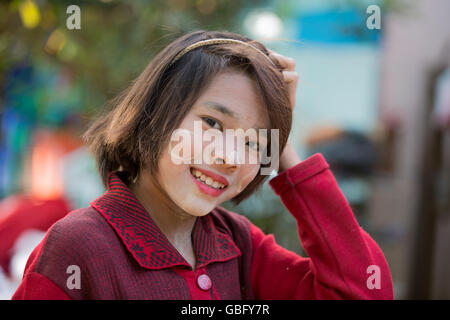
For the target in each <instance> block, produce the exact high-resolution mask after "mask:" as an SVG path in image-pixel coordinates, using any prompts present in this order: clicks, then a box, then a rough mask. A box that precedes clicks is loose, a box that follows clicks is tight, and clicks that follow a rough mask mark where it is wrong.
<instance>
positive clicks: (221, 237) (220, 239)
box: [90, 172, 241, 269]
mask: <svg viewBox="0 0 450 320" xmlns="http://www.w3.org/2000/svg"><path fill="white" fill-rule="evenodd" d="M90 204H91V206H92V207H94V208H95V209H96V210H97V211H98V212H99V213H100V214H101V215H102V216H103V217H104V218H105V219H106V220H107V221H108V223H109V224H110V225H111V226H112V227H113V228H114V230H115V231H116V233H117V234H118V236H119V237H120V238H121V239H122V242H123V243H124V245H125V246H126V248H127V249H128V251H129V252H130V253H131V254H132V255H133V257H134V258H135V260H136V261H137V262H138V263H139V265H140V266H142V267H144V268H147V269H163V268H170V267H174V266H176V265H180V266H187V267H189V268H190V265H189V264H188V263H187V262H186V260H185V259H184V258H183V257H182V256H181V254H180V253H179V252H178V251H177V250H176V249H175V248H174V247H173V246H172V244H171V243H170V242H169V240H168V239H167V238H166V236H165V235H164V234H163V233H162V231H161V230H160V229H159V228H158V226H157V225H156V224H155V223H154V221H153V220H152V218H151V217H150V215H149V214H148V213H147V211H146V210H145V209H144V207H143V206H142V205H141V204H140V202H139V200H138V199H137V198H136V197H135V195H134V194H133V193H132V192H131V190H130V189H129V188H128V186H127V185H126V184H125V183H124V182H123V181H122V180H121V179H120V178H119V176H118V175H117V174H116V173H115V172H112V173H110V174H109V176H108V190H107V191H106V192H105V194H103V195H102V196H101V197H99V198H98V199H96V200H94V201H92V202H91V203H90ZM192 241H193V247H194V251H195V254H196V257H197V263H196V268H200V267H203V266H205V265H207V264H209V263H212V262H219V261H227V260H230V259H233V258H235V257H237V256H239V255H241V252H240V250H239V248H238V247H237V246H236V244H235V243H234V242H233V241H232V239H231V238H230V236H229V235H227V234H225V233H222V232H220V231H219V230H217V228H216V227H215V226H214V223H213V219H212V217H211V216H210V215H209V214H208V215H206V216H203V217H199V218H197V220H196V222H195V224H194V228H193V230H192Z"/></svg>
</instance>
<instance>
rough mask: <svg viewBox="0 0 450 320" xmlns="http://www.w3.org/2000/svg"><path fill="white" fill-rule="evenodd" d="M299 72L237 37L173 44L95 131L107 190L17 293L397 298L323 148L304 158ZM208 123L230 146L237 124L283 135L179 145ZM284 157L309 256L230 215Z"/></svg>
mask: <svg viewBox="0 0 450 320" xmlns="http://www.w3.org/2000/svg"><path fill="white" fill-rule="evenodd" d="M294 67H295V62H294V61H293V60H292V59H290V58H287V57H283V56H281V55H279V54H277V53H275V52H272V51H269V50H267V49H266V48H265V47H264V46H263V45H262V44H261V43H259V42H256V41H252V40H250V39H248V38H246V37H244V36H241V35H238V34H234V33H230V32H206V31H197V32H192V33H190V34H187V35H185V36H183V37H181V38H179V39H177V40H175V41H174V42H172V43H171V44H169V45H168V46H167V47H166V48H165V49H164V50H163V51H162V52H160V53H159V54H158V55H157V56H156V57H155V58H154V59H153V60H152V61H151V62H150V63H149V65H148V66H147V67H146V69H145V70H144V72H143V73H142V74H141V75H140V76H139V77H138V78H137V79H136V80H135V81H134V82H133V84H132V85H131V86H130V87H129V89H128V90H127V91H126V92H125V93H124V94H123V95H122V96H121V97H120V99H119V100H118V101H117V102H116V104H115V105H114V106H113V108H112V109H111V110H109V111H108V112H106V113H105V114H103V115H101V116H100V117H99V118H98V119H96V121H95V122H94V123H93V124H92V126H91V127H90V128H89V130H88V131H87V132H86V133H85V136H84V138H85V141H86V143H87V144H88V146H89V147H90V149H91V151H92V152H93V154H94V155H95V157H96V160H97V164H98V168H99V171H100V175H101V177H102V178H103V181H104V183H105V185H106V186H107V188H108V190H107V191H106V193H105V194H104V195H102V196H101V197H99V198H98V199H96V200H95V201H92V202H91V206H90V207H88V208H82V209H78V210H75V211H73V212H71V213H70V214H68V215H67V216H66V217H65V218H63V219H61V220H60V221H58V222H57V223H55V224H54V225H53V226H52V227H51V228H50V229H49V231H48V232H47V234H46V237H45V238H44V240H43V241H42V242H41V243H40V244H39V245H38V246H37V247H36V248H35V250H34V251H33V253H32V254H31V256H30V257H29V260H28V263H27V266H26V270H25V273H24V276H23V281H22V283H21V285H20V286H19V288H18V289H17V291H16V293H15V294H14V296H13V299H392V298H393V290H392V282H391V276H390V271H389V268H388V265H387V263H386V260H385V258H384V256H383V253H382V252H381V250H380V248H379V247H378V246H377V244H376V243H375V242H374V240H373V239H372V238H371V237H370V236H369V235H368V234H367V233H366V232H365V231H364V230H362V229H361V228H360V227H359V225H358V223H357V222H356V220H355V218H354V216H353V213H352V211H351V209H350V207H349V205H348V203H347V201H346V200H345V198H344V196H343V194H342V193H341V191H340V190H339V188H338V185H337V183H336V181H335V179H334V177H333V175H332V173H331V172H330V170H329V166H328V165H327V162H326V161H325V159H324V158H323V156H322V155H321V154H315V155H313V156H311V157H310V158H308V159H306V160H303V161H300V159H299V157H298V156H297V154H296V152H295V151H294V149H293V148H292V146H291V145H290V144H289V142H288V135H289V132H290V129H291V121H292V109H293V106H294V105H295V90H296V86H297V79H298V76H297V74H296V72H295V71H294ZM199 123H200V124H201V129H202V130H213V131H214V132H217V133H221V134H223V138H227V137H228V136H229V135H230V134H231V133H230V132H234V131H238V130H239V129H242V130H249V129H255V130H256V129H267V131H268V132H269V131H271V130H276V131H275V132H276V133H277V134H276V135H275V136H274V137H275V138H273V137H272V135H270V134H267V136H266V137H264V136H259V137H258V138H257V139H255V138H254V137H252V139H250V138H248V141H247V140H246V141H245V148H244V150H243V151H242V148H240V149H238V148H229V145H228V144H227V147H224V148H223V149H221V150H219V149H217V150H214V152H211V153H208V152H206V153H203V154H206V155H207V156H208V157H209V158H208V160H212V161H206V160H205V159H203V161H194V160H193V158H194V157H195V156H196V155H198V150H197V151H196V150H194V151H193V152H190V151H191V150H186V148H185V149H184V150H183V152H182V155H180V153H177V152H175V148H174V146H173V139H172V138H173V133H174V132H184V133H188V134H191V137H193V138H194V140H196V141H198V138H199V137H198V134H197V133H198V132H197V133H196V125H197V126H198V124H199ZM177 130H178V131H177ZM230 130H234V131H230ZM202 143H203V144H202V145H201V146H202V147H205V146H206V145H207V144H208V143H206V142H202ZM202 150H203V151H204V148H203V149H202ZM269 150H270V152H267V151H269ZM188 151H189V152H188ZM222 151H223V152H222ZM263 151H265V152H267V154H269V153H270V154H269V156H270V157H271V158H270V160H271V161H270V162H268V163H266V162H263V161H261V157H260V155H261V153H262V152H263ZM242 153H243V154H242ZM277 154H279V155H280V156H279V159H275V158H276V155H277ZM252 155H253V156H254V155H257V156H258V157H257V159H258V161H257V162H256V163H254V162H251V161H247V160H246V159H247V158H248V159H249V158H250V156H252ZM180 157H181V159H182V161H177V160H179V159H180ZM237 159H245V161H238V160H237ZM277 160H279V168H278V169H279V174H278V175H277V176H276V177H274V178H272V179H271V180H270V182H269V184H270V185H271V187H272V188H273V190H274V192H275V193H276V194H278V195H279V196H280V198H281V201H282V202H283V204H284V205H285V206H286V208H287V209H288V210H289V211H290V213H291V214H292V215H293V216H294V217H295V219H296V220H297V224H298V230H299V235H300V239H301V241H302V244H303V247H304V249H305V250H306V252H307V254H308V256H309V257H308V258H304V257H301V256H298V255H297V254H295V253H293V252H291V251H288V250H286V249H284V248H282V247H280V246H279V245H278V244H277V243H276V242H275V240H274V238H273V236H272V235H265V234H264V233H263V232H262V231H261V230H260V229H259V228H258V227H257V226H255V225H253V224H252V223H251V222H250V221H249V220H248V219H246V218H245V217H243V216H241V215H239V214H236V213H233V212H230V211H227V210H225V209H224V208H222V207H220V205H221V204H222V203H223V202H225V201H227V200H232V201H233V202H234V203H239V202H241V201H242V200H244V199H245V198H247V197H249V196H250V195H251V194H252V193H253V192H254V191H255V190H257V189H258V188H259V187H260V186H261V185H262V183H263V182H264V181H265V180H266V179H267V177H268V175H267V174H263V173H262V172H263V169H267V168H270V166H271V165H273V164H274V163H276V162H278V161H277Z"/></svg>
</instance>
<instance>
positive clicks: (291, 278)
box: [251, 146, 393, 299]
mask: <svg viewBox="0 0 450 320" xmlns="http://www.w3.org/2000/svg"><path fill="white" fill-rule="evenodd" d="M287 148H288V149H285V150H284V151H283V155H282V157H281V159H280V168H281V169H284V168H286V167H283V166H290V165H292V163H293V162H295V161H299V158H298V156H296V153H295V151H294V150H293V149H291V150H289V148H291V147H290V146H288V147H287ZM296 157H297V158H296ZM269 184H270V185H271V187H272V189H273V190H274V191H275V193H277V194H278V195H279V196H280V197H281V201H282V202H283V204H284V205H285V206H286V208H287V209H288V210H289V211H290V213H291V214H292V215H293V216H294V217H295V219H296V220H297V226H298V232H299V236H300V239H301V242H302V244H303V248H304V249H305V251H306V253H307V254H308V256H309V257H308V258H304V257H301V256H298V255H297V254H295V253H293V252H291V251H289V250H287V249H284V248H282V247H281V246H279V245H277V244H276V243H275V240H274V238H273V236H272V235H265V234H264V233H263V232H262V231H261V230H260V229H259V228H258V227H256V226H254V225H251V235H252V245H253V249H252V254H253V258H252V264H251V278H252V286H253V289H254V292H255V295H256V298H258V299H392V298H393V288H392V280H391V275H390V271H389V267H388V264H387V262H386V259H385V258H384V256H383V253H382V251H381V250H380V248H379V247H378V245H377V244H376V243H375V241H374V240H373V239H372V238H371V237H370V236H369V235H368V234H367V233H366V232H365V231H364V230H363V229H362V228H361V227H360V226H359V225H358V223H357V221H356V220H355V217H354V216H353V213H352V210H351V209H350V206H349V204H348V203H347V201H346V199H345V197H344V195H343V194H342V192H341V191H340V189H339V187H338V185H337V183H336V180H335V178H334V176H333V174H332V172H331V171H330V170H329V166H328V164H327V162H326V161H325V159H324V157H323V156H322V155H321V154H315V155H313V156H311V157H310V158H308V159H306V160H304V161H302V162H300V163H298V162H297V164H295V165H294V166H291V167H290V168H289V169H287V170H284V171H283V172H281V173H280V174H278V175H277V176H276V177H275V178H273V179H272V180H271V181H270V182H269Z"/></svg>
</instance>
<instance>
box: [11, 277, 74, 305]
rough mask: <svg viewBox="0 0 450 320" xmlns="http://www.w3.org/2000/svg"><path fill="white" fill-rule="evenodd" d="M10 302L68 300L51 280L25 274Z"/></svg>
mask: <svg viewBox="0 0 450 320" xmlns="http://www.w3.org/2000/svg"><path fill="white" fill-rule="evenodd" d="M11 300H70V297H69V296H68V295H67V294H66V293H65V292H64V291H63V290H62V289H61V288H60V287H58V286H57V285H56V284H54V283H53V282H52V281H51V280H49V279H47V278H46V277H44V276H43V275H41V274H39V273H37V272H30V273H27V274H26V275H25V276H24V277H23V279H22V282H21V283H20V285H19V287H18V288H17V290H16V292H15V293H14V295H13V296H12V298H11Z"/></svg>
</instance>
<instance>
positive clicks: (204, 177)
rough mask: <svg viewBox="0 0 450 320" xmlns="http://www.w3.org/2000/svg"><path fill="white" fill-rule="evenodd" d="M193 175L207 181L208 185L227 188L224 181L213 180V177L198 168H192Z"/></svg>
mask: <svg viewBox="0 0 450 320" xmlns="http://www.w3.org/2000/svg"><path fill="white" fill-rule="evenodd" d="M192 175H193V176H194V177H196V178H197V179H199V180H200V181H202V182H204V183H206V184H207V185H209V186H211V187H213V188H216V189H223V188H225V185H224V184H223V183H220V182H219V181H215V180H213V179H212V178H211V177H208V176H206V175H204V174H203V173H201V172H200V171H198V170H196V169H192Z"/></svg>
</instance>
